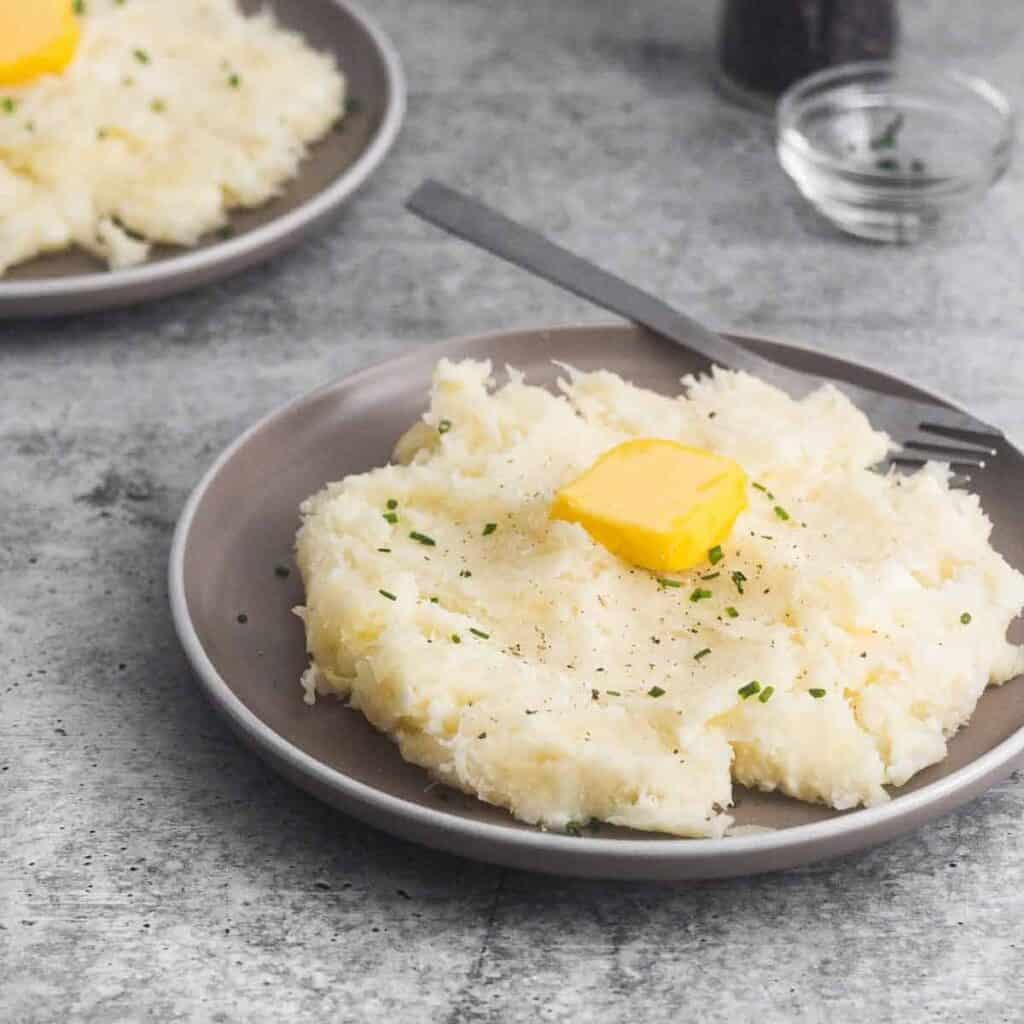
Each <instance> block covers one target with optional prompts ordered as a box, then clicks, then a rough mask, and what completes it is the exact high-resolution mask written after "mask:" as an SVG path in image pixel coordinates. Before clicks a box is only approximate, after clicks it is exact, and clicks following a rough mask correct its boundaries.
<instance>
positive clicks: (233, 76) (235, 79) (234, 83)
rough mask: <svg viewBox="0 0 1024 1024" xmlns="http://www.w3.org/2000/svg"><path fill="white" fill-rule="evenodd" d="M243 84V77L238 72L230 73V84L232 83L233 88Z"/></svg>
mask: <svg viewBox="0 0 1024 1024" xmlns="http://www.w3.org/2000/svg"><path fill="white" fill-rule="evenodd" d="M241 84H242V79H241V78H240V77H239V75H238V74H236V73H235V72H232V73H231V74H230V75H228V85H230V86H231V88H232V89H237V88H238V87H239V86H240V85H241Z"/></svg>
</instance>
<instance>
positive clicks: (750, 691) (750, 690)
mask: <svg viewBox="0 0 1024 1024" xmlns="http://www.w3.org/2000/svg"><path fill="white" fill-rule="evenodd" d="M760 689H761V684H760V683H759V682H758V681H757V680H756V679H755V680H754V681H753V682H750V683H747V685H746V686H741V687H740V688H739V689H738V690H737V691H736V692H737V693H738V694H739V695H740V696H741V697H742V698H743V699H744V700H746V699H747V698H748V697H753V696H754V694H755V693H757V692H758V691H759V690H760Z"/></svg>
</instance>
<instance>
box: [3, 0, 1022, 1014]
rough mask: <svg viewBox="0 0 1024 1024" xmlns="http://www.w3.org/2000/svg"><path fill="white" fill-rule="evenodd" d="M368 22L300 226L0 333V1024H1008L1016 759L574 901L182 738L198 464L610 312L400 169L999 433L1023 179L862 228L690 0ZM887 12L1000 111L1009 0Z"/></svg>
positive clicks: (565, 886) (1013, 367)
mask: <svg viewBox="0 0 1024 1024" xmlns="http://www.w3.org/2000/svg"><path fill="white" fill-rule="evenodd" d="M372 7H373V8H374V9H375V10H376V12H377V14H378V16H379V18H380V20H381V21H382V23H383V24H384V25H385V26H386V28H387V29H388V30H389V31H390V32H391V33H392V34H393V36H394V38H395V40H396V42H397V44H398V46H399V48H400V49H401V51H402V53H403V55H404V57H405V60H406V63H407V67H408V73H409V79H410V83H411V97H410V99H411V103H410V112H409V120H408V125H407V128H406V130H405V133H404V136H403V138H402V140H401V142H400V144H399V145H398V147H397V150H396V151H395V152H394V154H393V156H392V157H391V159H390V160H389V161H388V162H387V164H386V165H385V167H384V169H383V171H382V172H381V173H380V175H379V176H378V177H377V178H376V179H375V180H374V181H373V182H372V183H371V184H370V185H369V186H368V187H367V188H366V190H365V191H364V192H363V193H362V194H361V195H360V196H359V197H358V200H357V201H356V202H354V203H353V204H352V205H351V207H350V208H349V209H348V211H347V213H345V215H344V216H343V217H341V218H340V219H339V220H338V221H337V222H336V223H335V224H334V225H333V226H332V227H331V228H330V229H329V230H328V231H327V232H326V233H324V234H323V235H322V236H321V237H319V238H318V239H316V240H315V241H313V242H312V243H311V244H308V245H306V246H304V247H303V248H302V249H300V250H299V251H297V252H295V253H293V254H291V255H288V256H286V257H284V258H282V259H280V260H278V261H277V262H276V263H275V264H273V265H272V266H268V267H264V268H262V269H258V270H254V271H252V272H251V273H247V274H245V275H243V276H241V277H239V278H237V279H235V280H232V281H230V282H228V283H226V284H224V285H221V286H218V287H212V288H208V289H206V290H204V291H200V292H197V293H194V294H190V295H187V296H183V297H181V298H178V299H174V300H171V301H166V302H162V303H159V304H157V305H154V306H152V307H150V308H147V309H139V310H134V311H127V312H121V313H115V314H109V315H100V316H94V317H89V318H80V319H75V320H70V321H66V322H59V323H44V322H29V323H21V324H11V325H3V326H0V665H2V675H0V1020H3V1021H17V1022H49V1021H75V1022H77V1021H108V1022H115V1021H117V1022H122V1021H137V1020H156V1021H252V1022H263V1021H313V1020H332V1021H376V1020H385V1019H387V1020H391V1021H402V1022H404V1021H408V1022H421V1021H422V1022H427V1021H431V1022H450V1024H457V1022H463V1021H465V1022H470V1021H493V1022H520V1021H521V1022H527V1021H598V1022H618V1021H627V1022H647V1021H651V1022H657V1021H670V1020H671V1021H677V1020H696V1019H702V1020H707V1021H747V1020H758V1021H761V1022H763V1024H773V1022H783V1021H888V1020H897V1019H899V1020H903V1021H971V1022H975V1021H985V1022H995V1021H1016V1020H1020V1019H1021V1014H1022V1011H1021V1008H1020V1007H1021V1003H1022V999H1024V973H1022V972H1021V970H1020V968H1019V957H1020V945H1021V939H1022V934H1021V927H1020V921H1021V917H1022V913H1024V895H1022V894H1024V859H1022V857H1021V856H1020V853H1019V850H1020V846H1021V842H1022V840H1024V826H1022V825H1021V818H1022V815H1024V786H1022V785H1021V780H1020V779H1019V778H1016V777H1015V778H1013V779H1012V780H1010V781H1008V782H1007V783H1006V784H1004V785H1002V786H1000V787H999V788H998V789H996V790H995V791H993V792H991V793H989V794H988V795H987V796H985V797H984V798H982V799H980V800H978V801H977V802H975V803H974V804H972V805H971V806H970V807H968V808H967V809H966V810H964V811H962V812H961V813H959V814H957V815H955V816H953V817H949V818H946V819H944V820H942V821H939V822H937V823H936V824H933V825H931V826H930V827H928V828H925V829H923V830H921V831H920V832H918V833H917V834H916V835H913V836H911V837H910V838H907V839H904V840H903V841H900V842H897V843H894V844H891V845H889V846H886V847H883V848H880V849H877V850H873V851H871V852H868V853H865V854H862V855H859V856H852V857H848V858H846V859H845V860H842V861H839V862H835V863H827V864H821V865H818V866H815V867H811V868H808V869H806V870H802V871H795V872H791V873H789V874H785V875H781V876H774V877H772V876H766V877H758V878H752V879H746V880H740V881H732V882H716V883H711V884H699V885H678V886H643V885H616V884H598V883H587V882H570V881H561V880H557V879H551V878H534V877H530V876H528V875H525V874H517V873H515V872H507V871H501V870H498V869H495V868H491V867H488V866H484V865H478V864H472V863H468V862H463V861H460V860H457V859H455V858H453V857H448V856H441V855H437V854H433V853H430V852H428V851H425V850H422V849H418V848H416V847H413V846H410V845H407V844H404V843H401V842H398V841H395V840H392V839H390V838H388V837H387V836H384V835H382V834H380V833H377V832H374V831H371V830H370V829H368V828H366V827H364V826H362V825H360V824H358V823H356V822H354V821H352V820H348V819H346V818H345V817H343V816H340V815H338V814H336V813H334V812H332V811H330V810H328V809H327V808H325V807H323V806H320V805H319V804H318V803H316V802H315V801H313V800H312V799H310V798H308V797H306V796H304V795H303V794H301V793H299V792H297V791H296V790H294V789H293V788H292V787H290V786H289V785H287V784H286V783H285V782H283V781H281V780H280V779H278V778H277V777H275V776H274V775H272V774H271V773H270V772H269V771H268V770H267V769H266V768H264V767H263V765H262V764H261V763H260V762H259V761H258V760H257V759H256V758H255V757H253V756H252V755H250V754H249V753H248V752H247V751H246V750H244V749H242V748H241V747H240V746H239V745H238V744H237V743H236V742H235V740H234V739H233V738H232V737H231V736H230V735H229V734H228V732H227V730H226V728H225V727H224V726H223V725H222V724H221V723H220V722H219V721H218V720H216V719H215V718H213V717H212V714H211V712H210V710H209V709H208V707H207V706H206V704H205V703H204V702H203V700H202V698H201V697H200V696H199V693H198V692H197V690H196V688H195V687H194V686H193V685H192V682H191V681H190V678H189V674H188V671H187V669H186V665H185V662H184V659H183V657H182V655H181V653H180V651H179V650H178V647H177V644H176V642H175V639H174V635H173V633H172V630H171V624H170V620H169V616H168V612H167V604H166V594H165V585H164V571H165V568H164V567H165V562H166V558H167V551H168V545H169V540H170V534H171V529H172V526H173V523H174V520H175V516H176V515H177V513H178V511H179V509H180V508H181V506H182V503H183V502H184V499H185V496H186V494H187V493H188V491H189V489H190V488H191V487H192V485H193V484H194V483H195V481H196V479H197V478H198V476H199V475H200V473H201V472H202V471H203V470H204V469H205V468H206V466H207V465H208V463H209V462H210V461H211V459H212V458H213V456H214V454H215V453H216V452H217V451H218V450H219V449H220V448H221V447H222V446H223V445H224V444H226V443H227V442H228V441H229V440H230V439H231V438H232V437H234V435H235V434H236V433H238V432H239V431H240V430H241V429H242V428H244V427H245V426H247V425H248V424H249V423H251V422H252V421H253V420H254V419H255V418H256V417H258V416H260V415H262V414H263V413H264V412H266V411H267V410H269V409H271V408H272V407H274V406H275V405H277V404H278V403H280V402H282V401H283V400H285V399H287V398H290V397H292V396H294V395H297V394H300V393H301V392H303V391H305V390H307V389H309V388H311V387H312V386H314V385H316V384H318V383H320V382H321V381H323V380H325V379H328V378H331V377H333V376H336V375H339V374H343V373H346V372H348V371H350V370H353V369H355V368H357V367H360V366H363V365H365V364H366V363H368V362H370V361H371V360H377V359H380V358H382V357H384V356H387V355H390V354H393V353H397V352H401V351H403V350H405V349H407V348H409V347H411V346H415V345H421V344H424V343H426V342H428V341H430V340H432V339H439V338H443V337H446V336H449V335H453V334H461V333H468V332H474V331H482V330H487V329H491V328H500V327H506V326H510V325H521V324H535V323H541V322H552V321H570V320H596V319H603V318H604V317H603V315H602V314H600V313H598V312H596V311H595V310H593V309H591V308H589V307H587V306H586V305H583V304H581V303H579V302H576V301H574V300H573V299H571V298H568V297H566V296H565V295H562V294H560V293H558V292H557V291H555V290H553V289H552V288H550V287H548V286H547V285H544V284H541V283H539V282H536V281H533V280H531V279H530V278H528V277H526V276H525V275H523V274H520V273H517V272H515V271H513V270H511V269H509V268H506V267H505V266H503V265H501V264H499V263H498V262H496V261H495V260H493V259H491V258H489V257H487V256H484V255H482V254H480V253H477V252H475V251H474V250H472V249H470V248H468V247H466V246H463V245H461V244H459V243H457V242H455V241H452V240H450V239H448V238H446V237H443V236H442V235H440V233H438V232H435V231H434V230H432V229H429V228H427V227H425V226H423V225H422V224H420V223H418V222H417V221H415V220H414V219H413V218H411V217H410V216H408V215H404V214H403V213H402V212H401V210H400V203H401V200H402V198H403V197H404V196H405V195H406V193H407V192H408V191H409V190H410V189H411V188H412V187H413V186H414V185H415V184H416V183H417V182H418V181H419V180H420V179H421V178H422V177H423V176H425V175H427V174H433V175H436V176H439V177H442V178H445V179H448V180H450V181H452V182H454V183H456V184H458V185H461V186H464V187H467V188H470V189H473V190H475V191H477V192H478V193H480V194H481V195H483V196H485V197H487V198H489V199H491V200H492V201H494V202H496V203H498V204H500V205H502V206H503V207H505V208H506V209H508V210H509V211H510V212H511V213H512V214H513V215H517V216H520V217H523V218H526V219H528V220H530V221H532V222H533V223H535V224H537V225H539V226H541V227H543V228H545V229H547V230H549V231H551V232H553V233H555V234H557V235H558V236H560V237H561V238H563V239H565V240H566V241H567V242H568V243H569V244H571V245H573V246H576V247H578V248H579V249H580V250H583V251H586V252H589V253H591V254H592V255H594V256H595V257H597V258H598V259H599V260H600V261H602V262H603V263H605V264H606V265H608V266H609V267H610V268H612V269H614V270H617V271H620V272H623V273H624V274H626V275H628V276H630V277H632V278H634V279H636V280H637V281H639V282H642V283H646V284H648V285H650V286H651V287H652V288H654V289H655V290H657V291H658V292H660V293H661V294H662V295H664V296H665V297H666V298H667V299H669V300H672V301H674V302H676V303H678V304H679V305H681V306H683V307H685V308H690V309H693V310H695V311H698V312H699V313H701V314H703V315H704V316H705V317H706V318H708V319H709V320H710V321H713V322H717V323H719V324H722V325H732V326H736V327H739V328H747V329H753V330H757V331H762V332H767V333H772V334H778V335H783V336H787V337H793V338H797V339H802V340H804V341H807V342H810V343H813V344H817V345H821V346H823V347H827V348H829V349H831V350H835V351H837V352H841V353H843V354H849V355H854V356H859V357H863V358H867V359H869V360H874V361H876V362H878V363H881V364H883V365H885V366H887V367H889V368H891V369H893V370H895V371H896V372H899V373H905V374H907V375H908V376H913V377H915V378H917V379H919V380H921V381H923V382H925V383H927V384H929V385H933V386H936V387H939V388H942V389H945V390H946V391H947V392H949V393H950V394H952V395H955V396H956V397H958V398H960V399H962V400H965V401H967V402H969V403H971V404H973V405H976V406H978V407H979V408H981V409H984V410H985V411H986V412H987V413H988V414H989V415H990V416H991V417H994V418H996V419H997V420H1000V421H1001V422H1002V423H1004V424H1005V425H1006V426H1007V427H1009V428H1012V429H1013V430H1014V431H1015V432H1016V433H1017V434H1018V435H1021V434H1024V405H1022V403H1021V401H1020V396H1021V390H1022V385H1024V358H1022V356H1021V336H1022V333H1024V332H1022V312H1024V259H1022V252H1021V249H1022V238H1024V234H1022V231H1021V223H1022V218H1024V193H1022V190H1021V185H1022V175H1024V171H1022V169H1021V167H1022V163H1021V161H1018V164H1017V166H1016V167H1015V169H1014V170H1013V171H1012V172H1011V174H1010V176H1009V178H1008V180H1006V181H1004V182H1003V183H1002V184H1000V185H999V186H998V187H997V188H996V189H995V190H994V191H993V193H992V194H991V195H990V196H989V197H988V199H987V200H986V202H985V203H984V204H983V205H981V206H980V207H978V208H977V209H976V211H974V213H973V214H972V216H971V217H970V218H969V219H968V220H967V221H966V222H965V223H964V224H963V225H962V226H961V227H960V228H959V229H958V230H954V231H950V232H947V234H946V235H945V236H944V237H942V238H940V239H935V240H933V241H931V242H928V243H927V244H923V245H921V246H919V247H917V248H912V249H896V248H879V247H873V246H868V245H862V244H857V243H854V242H851V241H848V240H845V239H843V238H840V237H838V236H837V235H835V234H834V233H832V232H831V231H830V230H829V229H828V228H827V227H825V226H824V225H822V224H821V223H819V222H818V221H816V220H815V218H814V217H813V216H812V215H811V214H810V213H809V212H808V210H807V209H806V208H805V207H804V206H803V205H802V203H801V201H800V200H799V199H798V198H797V197H796V196H795V195H794V194H793V192H792V191H791V189H790V188H789V187H788V185H787V182H786V181H785V180H784V179H783V177H782V175H781V173H780V172H779V171H778V169H777V168H776V165H775V161H774V157H773V154H772V150H771V147H770V135H771V132H770V128H769V126H768V125H767V124H766V123H765V122H763V121H762V120H760V119H759V118H758V117H756V116H754V115H752V114H748V113H746V112H744V111H742V110H738V109H735V108H732V107H730V106H728V105H725V104H724V103H722V102H721V101H720V100H719V99H718V98H717V97H716V96H715V95H714V93H713V92H712V91H711V90H710V89H709V75H710V72H711V68H712V61H711V57H710V53H711V38H712V21H713V19H712V5H711V4H710V3H707V2H705V3H701V2H700V0H646V2H643V3H639V2H638V3H633V4H629V5H624V4H619V3H615V2H613V0H561V2H559V3H557V4H554V3H547V2H545V0H523V2H522V3H519V4H511V3H506V2H504V0H472V2H470V0H378V2H376V3H373V4H372ZM627 7H628V10H623V8H627ZM906 15H907V23H908V36H909V39H910V45H911V48H912V49H916V50H917V51H919V52H925V53H927V54H928V55H930V56H933V57H940V58H942V59H951V60H956V61H958V62H960V63H962V64H965V65H967V66H968V67H972V68H975V69H977V70H981V71H984V72H986V73H987V74H989V75H990V76H991V77H992V78H993V79H994V80H995V81H996V82H997V83H999V84H1000V85H1002V86H1003V87H1004V88H1005V89H1006V90H1007V91H1008V92H1009V93H1010V94H1011V96H1013V97H1014V99H1015V100H1016V101H1017V102H1018V104H1020V103H1024V61H1022V59H1021V57H1022V53H1024V19H1022V18H1021V17H1020V9H1019V4H1018V3H1017V0H986V2H985V3H984V4H975V5H973V7H972V8H971V9H970V10H967V11H965V10H964V8H963V7H962V6H961V5H955V4H953V3H952V0H945V2H943V0H914V2H909V3H907V5H906ZM964 19H966V24H965V23H964ZM442 41H443V42H442Z"/></svg>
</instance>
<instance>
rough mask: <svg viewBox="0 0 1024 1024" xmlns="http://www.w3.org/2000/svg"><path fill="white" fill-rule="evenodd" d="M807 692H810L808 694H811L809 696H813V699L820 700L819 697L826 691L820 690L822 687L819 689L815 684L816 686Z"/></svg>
mask: <svg viewBox="0 0 1024 1024" xmlns="http://www.w3.org/2000/svg"><path fill="white" fill-rule="evenodd" d="M807 692H808V693H809V694H810V695H811V696H812V697H813V698H814V699H815V700H821V698H822V697H824V696H825V693H826V691H825V690H822V689H821V688H820V687H817V686H816V687H815V688H814V689H813V690H808V691H807Z"/></svg>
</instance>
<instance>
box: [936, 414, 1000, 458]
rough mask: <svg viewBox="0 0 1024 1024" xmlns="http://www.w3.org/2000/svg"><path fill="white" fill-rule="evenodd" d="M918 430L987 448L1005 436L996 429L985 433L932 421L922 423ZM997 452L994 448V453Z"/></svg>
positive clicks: (971, 428)
mask: <svg viewBox="0 0 1024 1024" xmlns="http://www.w3.org/2000/svg"><path fill="white" fill-rule="evenodd" d="M918 429H920V430H924V431H926V432H927V433H929V434H935V435H936V436H937V437H948V438H950V439H951V440H953V441H963V442H966V443H967V444H978V443H980V444H983V445H985V446H986V447H991V446H993V445H995V443H996V442H997V441H998V440H1000V438H1001V437H1002V436H1003V435H1002V434H1001V433H999V432H997V431H996V430H995V429H994V428H993V429H992V430H990V431H984V430H979V429H975V428H973V427H957V426H952V425H950V424H946V423H935V422H932V421H931V420H929V421H922V422H921V423H920V424H919V428H918ZM995 450H996V449H994V448H993V451H995Z"/></svg>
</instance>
